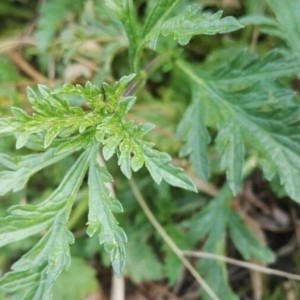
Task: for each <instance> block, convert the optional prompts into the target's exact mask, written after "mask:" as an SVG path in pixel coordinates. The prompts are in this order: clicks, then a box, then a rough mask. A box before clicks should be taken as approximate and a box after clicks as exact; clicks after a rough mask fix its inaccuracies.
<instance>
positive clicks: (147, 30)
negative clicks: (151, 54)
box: [141, 0, 179, 48]
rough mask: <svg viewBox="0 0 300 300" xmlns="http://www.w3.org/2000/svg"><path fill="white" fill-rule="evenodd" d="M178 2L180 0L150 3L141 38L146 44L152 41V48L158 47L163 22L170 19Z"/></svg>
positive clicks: (158, 0)
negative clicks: (157, 42)
mask: <svg viewBox="0 0 300 300" xmlns="http://www.w3.org/2000/svg"><path fill="white" fill-rule="evenodd" d="M178 2H179V0H155V1H149V2H148V7H147V12H146V19H145V21H144V26H143V29H142V34H141V36H142V37H144V41H145V42H147V41H150V40H152V42H151V44H152V45H151V47H152V48H155V46H156V41H157V37H158V34H159V30H160V27H161V26H162V23H163V21H164V20H165V19H166V18H167V17H168V15H169V14H170V13H171V11H172V10H173V9H174V7H175V6H176V4H177V3H178Z"/></svg>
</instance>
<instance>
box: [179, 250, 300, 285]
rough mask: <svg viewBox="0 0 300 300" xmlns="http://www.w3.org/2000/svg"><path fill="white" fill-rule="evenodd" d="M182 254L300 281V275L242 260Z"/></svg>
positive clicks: (190, 253) (213, 255)
mask: <svg viewBox="0 0 300 300" xmlns="http://www.w3.org/2000/svg"><path fill="white" fill-rule="evenodd" d="M182 254H183V255H185V256H189V257H198V258H205V259H212V260H216V261H222V262H225V263H228V264H232V265H235V266H239V267H243V268H247V269H249V270H254V271H258V272H261V273H265V274H271V275H276V276H281V277H286V278H289V279H292V280H297V281H300V275H297V274H293V273H288V272H284V271H280V270H275V269H272V268H267V267H263V266H260V265H258V264H253V263H249V262H245V261H241V260H238V259H234V258H230V257H226V256H222V255H217V254H213V253H207V252H201V251H182Z"/></svg>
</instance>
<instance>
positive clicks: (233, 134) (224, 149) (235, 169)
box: [216, 122, 244, 195]
mask: <svg viewBox="0 0 300 300" xmlns="http://www.w3.org/2000/svg"><path fill="white" fill-rule="evenodd" d="M216 146H217V149H218V151H219V153H220V155H221V157H222V159H221V167H222V168H223V169H225V170H226V175H227V182H228V185H229V187H230V189H231V190H232V192H233V194H234V195H236V194H237V193H238V192H239V189H240V187H241V185H242V169H243V163H244V140H243V137H242V134H241V132H240V130H239V127H238V125H237V124H235V123H234V122H228V123H227V124H226V123H225V124H224V126H222V127H221V128H220V131H219V133H218V136H217V139H216Z"/></svg>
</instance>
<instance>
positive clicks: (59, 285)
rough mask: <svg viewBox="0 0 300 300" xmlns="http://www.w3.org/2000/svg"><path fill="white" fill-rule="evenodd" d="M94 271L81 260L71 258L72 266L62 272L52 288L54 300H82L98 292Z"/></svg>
mask: <svg viewBox="0 0 300 300" xmlns="http://www.w3.org/2000/svg"><path fill="white" fill-rule="evenodd" d="M98 288H99V287H98V281H97V279H96V271H95V269H94V268H92V267H91V266H89V265H88V264H87V263H86V262H85V261H84V260H83V259H81V258H78V257H72V264H71V266H70V268H69V269H68V270H67V271H63V272H62V273H61V275H60V276H59V278H58V279H57V282H56V283H55V285H54V287H53V299H55V300H65V299H72V300H82V299H85V298H86V297H88V296H89V295H91V294H95V293H97V291H98Z"/></svg>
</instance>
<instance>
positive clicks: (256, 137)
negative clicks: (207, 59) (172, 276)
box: [178, 59, 300, 201]
mask: <svg viewBox="0 0 300 300" xmlns="http://www.w3.org/2000/svg"><path fill="white" fill-rule="evenodd" d="M279 61H280V59H279ZM294 64H295V65H298V61H297V60H295V61H294ZM178 66H179V67H180V69H181V70H182V71H183V72H184V73H185V74H186V75H187V76H188V78H189V79H190V80H191V81H192V82H193V83H194V84H195V85H196V86H197V87H198V89H199V91H201V93H202V95H203V96H202V98H201V101H202V102H203V103H204V106H205V107H206V112H207V116H208V118H209V117H210V114H212V117H214V115H215V111H218V113H219V119H218V121H217V124H215V126H216V127H217V128H221V127H223V126H228V125H226V124H228V123H231V125H230V126H231V128H233V127H237V128H238V131H239V132H241V133H242V137H243V140H244V143H246V144H247V145H248V147H249V148H251V149H252V150H254V151H257V152H259V153H260V156H261V158H262V159H263V160H264V161H266V160H268V161H269V162H270V163H269V166H272V170H274V166H276V173H277V174H278V175H279V178H280V181H281V184H282V185H283V186H284V188H285V190H286V192H287V193H288V195H289V196H290V197H291V198H292V199H294V200H296V201H300V196H299V195H300V185H299V184H298V183H297V182H299V181H300V147H299V144H300V141H299V138H300V137H299V135H298V131H299V128H300V120H299V110H300V108H299V105H298V102H297V98H296V97H295V96H296V95H295V93H292V92H291V91H290V90H286V89H283V88H281V87H280V85H279V84H278V83H276V82H274V81H272V80H273V78H271V79H270V80H268V78H266V79H265V80H264V82H263V83H257V82H255V83H254V82H253V83H252V84H251V85H250V86H249V85H248V84H249V82H248V80H247V72H246V71H245V73H241V74H240V79H239V80H238V82H240V81H241V80H242V79H241V78H243V75H244V74H245V79H244V82H245V85H246V87H245V86H242V85H240V87H239V89H238V90H237V88H236V86H235V84H234V81H232V83H230V85H227V86H225V87H222V86H218V85H217V81H216V84H215V85H213V80H212V78H210V80H209V81H208V80H207V79H206V77H204V76H203V77H201V74H200V73H199V74H198V73H197V72H195V71H194V69H193V67H192V66H188V65H186V64H183V63H179V64H178ZM277 68H278V71H279V69H280V63H279V64H277ZM273 71H274V73H276V71H275V70H273ZM293 71H294V72H295V71H296V70H295V69H294V70H293ZM279 74H281V75H283V74H282V73H280V72H279ZM290 75H291V74H290ZM236 90H237V91H236ZM240 137H241V136H239V135H237V134H235V139H236V143H237V144H236V145H235V148H234V149H235V150H234V151H235V152H236V153H239V155H238V156H237V157H236V158H237V159H238V158H239V159H241V158H242V155H241V154H242V151H241V149H242V148H241V145H240V146H238V144H239V143H240V142H237V141H238V140H240V141H241V139H240ZM237 147H238V148H237ZM228 149H229V148H228ZM227 156H228V155H227ZM236 164H237V165H239V164H242V162H241V161H240V162H236ZM265 165H266V164H265ZM227 168H228V163H227ZM269 169H270V168H268V170H269ZM265 170H266V169H264V171H265ZM228 175H230V176H231V177H232V178H235V180H236V183H238V181H237V178H238V175H237V174H235V175H234V174H233V173H232V171H229V170H228ZM267 175H268V176H269V175H270V174H269V172H268V174H267ZM232 187H233V188H234V189H236V187H235V185H233V186H232Z"/></svg>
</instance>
